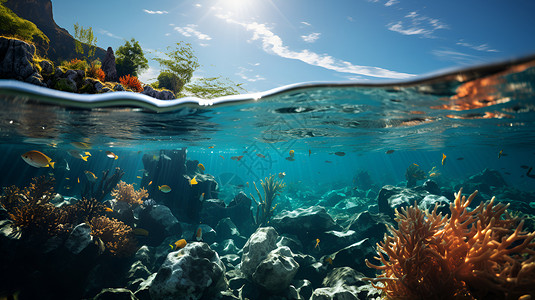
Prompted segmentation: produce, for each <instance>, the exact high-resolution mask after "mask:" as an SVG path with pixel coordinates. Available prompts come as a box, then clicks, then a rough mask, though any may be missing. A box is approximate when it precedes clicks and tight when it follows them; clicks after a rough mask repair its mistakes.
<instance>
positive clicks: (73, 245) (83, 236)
mask: <svg viewBox="0 0 535 300" xmlns="http://www.w3.org/2000/svg"><path fill="white" fill-rule="evenodd" d="M92 242H93V237H92V236H91V227H89V225H88V224H86V223H82V224H79V225H77V226H76V227H74V229H73V230H72V232H71V234H70V235H69V237H68V238H67V240H66V241H65V247H66V248H67V249H68V250H69V251H71V252H72V253H73V254H79V253H80V252H82V250H84V249H85V248H86V247H87V246H89V245H90V244H91V243H92Z"/></svg>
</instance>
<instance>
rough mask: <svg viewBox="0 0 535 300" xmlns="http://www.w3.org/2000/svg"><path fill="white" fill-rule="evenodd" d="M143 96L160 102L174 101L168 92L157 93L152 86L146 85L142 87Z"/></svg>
mask: <svg viewBox="0 0 535 300" xmlns="http://www.w3.org/2000/svg"><path fill="white" fill-rule="evenodd" d="M141 93H142V94H144V95H147V96H150V97H152V98H156V99H160V100H173V99H175V94H174V93H173V92H171V91H169V90H161V91H157V90H155V89H154V88H153V87H152V86H150V85H148V84H146V85H145V86H144V87H143V92H141Z"/></svg>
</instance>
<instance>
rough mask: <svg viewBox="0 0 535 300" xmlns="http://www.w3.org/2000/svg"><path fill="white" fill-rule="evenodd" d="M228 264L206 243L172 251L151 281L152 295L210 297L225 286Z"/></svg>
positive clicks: (186, 297)
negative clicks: (226, 265) (225, 264)
mask: <svg viewBox="0 0 535 300" xmlns="http://www.w3.org/2000/svg"><path fill="white" fill-rule="evenodd" d="M226 288H227V281H226V279H225V266H224V264H223V262H222V261H221V260H220V259H219V256H218V255H217V253H216V252H215V251H213V250H212V249H210V247H209V246H208V245H207V244H206V243H199V242H194V243H190V244H187V245H186V247H184V248H182V249H181V250H179V251H175V252H171V253H169V254H168V255H167V258H166V260H165V261H164V263H163V264H162V266H161V267H160V269H159V270H158V272H157V274H156V276H155V277H154V279H153V280H152V281H151V283H150V286H149V292H150V295H151V297H152V299H201V298H205V299H210V297H211V296H212V295H215V294H216V293H218V292H220V291H222V290H225V289H226Z"/></svg>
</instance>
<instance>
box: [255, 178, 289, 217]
mask: <svg viewBox="0 0 535 300" xmlns="http://www.w3.org/2000/svg"><path fill="white" fill-rule="evenodd" d="M253 184H254V188H255V190H256V193H257V195H258V199H259V200H258V201H257V200H256V199H255V197H254V196H253V194H251V198H253V200H254V201H255V202H256V205H257V207H256V225H257V226H265V225H266V224H267V223H268V222H269V220H270V219H271V216H272V215H273V211H274V210H275V207H276V206H277V205H275V206H273V200H274V199H275V197H276V196H278V195H279V193H280V192H281V191H282V189H284V187H285V186H286V184H285V183H283V182H282V181H279V180H278V179H277V178H276V177H275V175H271V176H269V177H266V178H265V181H262V180H260V184H261V185H262V188H263V189H264V197H263V198H262V195H261V194H260V191H259V190H258V188H257V187H256V183H255V182H253Z"/></svg>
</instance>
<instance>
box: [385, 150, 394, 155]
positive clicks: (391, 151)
mask: <svg viewBox="0 0 535 300" xmlns="http://www.w3.org/2000/svg"><path fill="white" fill-rule="evenodd" d="M385 153H386V154H392V153H394V150H387V151H386V152H385Z"/></svg>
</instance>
